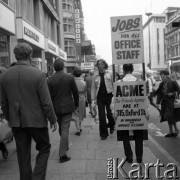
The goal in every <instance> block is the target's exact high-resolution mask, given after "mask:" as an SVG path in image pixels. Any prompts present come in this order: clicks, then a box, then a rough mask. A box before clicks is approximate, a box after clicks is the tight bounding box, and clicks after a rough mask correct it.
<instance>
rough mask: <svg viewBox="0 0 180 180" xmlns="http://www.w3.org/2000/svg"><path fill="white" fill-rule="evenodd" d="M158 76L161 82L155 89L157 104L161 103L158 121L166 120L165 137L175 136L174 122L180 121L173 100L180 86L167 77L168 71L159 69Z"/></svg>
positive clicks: (177, 132)
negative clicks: (167, 128) (167, 131)
mask: <svg viewBox="0 0 180 180" xmlns="http://www.w3.org/2000/svg"><path fill="white" fill-rule="evenodd" d="M160 76H161V79H162V82H161V83H160V85H159V88H158V89H157V91H156V94H157V105H161V120H160V122H164V121H167V122H168V126H169V133H168V134H166V135H165V137H176V136H178V134H179V129H178V128H177V125H176V122H178V121H180V108H174V100H175V97H176V94H179V93H180V87H179V85H178V83H177V82H176V81H173V80H171V79H170V78H169V72H168V71H166V70H162V71H160ZM173 128H174V130H173Z"/></svg>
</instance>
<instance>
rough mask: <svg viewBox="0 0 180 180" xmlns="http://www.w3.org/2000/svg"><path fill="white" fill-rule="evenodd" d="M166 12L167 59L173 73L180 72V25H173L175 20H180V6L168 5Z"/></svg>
mask: <svg viewBox="0 0 180 180" xmlns="http://www.w3.org/2000/svg"><path fill="white" fill-rule="evenodd" d="M164 13H166V19H167V21H166V32H165V44H166V61H167V63H168V69H169V71H170V72H171V73H178V74H180V27H172V23H173V22H180V7H168V8H167V9H166V10H165V11H164Z"/></svg>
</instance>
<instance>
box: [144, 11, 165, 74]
mask: <svg viewBox="0 0 180 180" xmlns="http://www.w3.org/2000/svg"><path fill="white" fill-rule="evenodd" d="M165 21H166V16H165V14H152V15H151V16H149V18H148V21H147V22H146V23H145V24H144V26H143V38H144V58H145V64H146V66H148V67H150V69H152V70H156V71H159V70H162V69H166V68H167V63H166V55H165V36H164V35H165Z"/></svg>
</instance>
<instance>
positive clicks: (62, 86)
mask: <svg viewBox="0 0 180 180" xmlns="http://www.w3.org/2000/svg"><path fill="white" fill-rule="evenodd" d="M54 69H55V71H56V72H55V74H54V75H52V76H51V77H50V78H49V79H48V85H49V91H50V94H51V99H52V102H53V105H54V109H55V112H56V115H57V121H58V125H59V135H60V136H61V140H60V146H59V156H60V158H59V162H60V163H64V162H66V161H69V160H70V159H71V158H70V157H68V156H67V154H66V152H67V150H68V149H69V127H70V123H71V120H72V112H74V111H75V109H77V108H78V105H79V94H78V89H77V85H76V82H75V79H74V77H73V76H71V75H69V74H67V73H65V72H64V62H63V61H62V60H61V59H57V60H56V61H55V62H54Z"/></svg>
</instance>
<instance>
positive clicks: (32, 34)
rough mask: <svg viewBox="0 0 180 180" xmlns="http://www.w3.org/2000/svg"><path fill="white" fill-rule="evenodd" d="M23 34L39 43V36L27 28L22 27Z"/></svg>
mask: <svg viewBox="0 0 180 180" xmlns="http://www.w3.org/2000/svg"><path fill="white" fill-rule="evenodd" d="M24 34H26V35H27V36H29V37H30V38H32V39H34V40H35V41H37V42H39V36H38V35H37V34H36V33H35V32H33V31H31V30H29V29H28V28H27V27H24Z"/></svg>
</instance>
